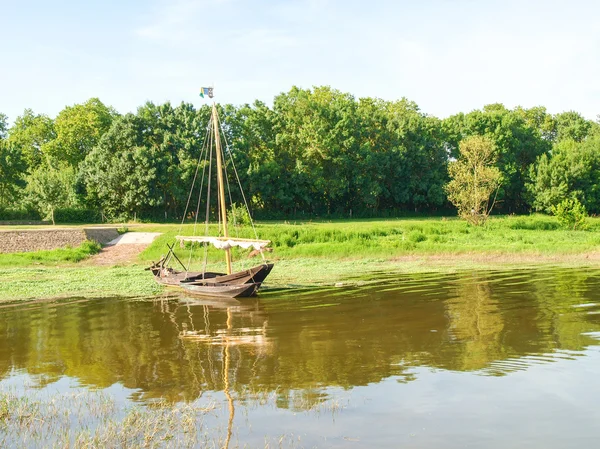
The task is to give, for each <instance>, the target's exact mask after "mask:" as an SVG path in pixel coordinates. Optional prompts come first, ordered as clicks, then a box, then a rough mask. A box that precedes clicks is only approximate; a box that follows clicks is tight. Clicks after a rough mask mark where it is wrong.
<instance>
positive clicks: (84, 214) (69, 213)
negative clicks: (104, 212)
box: [54, 207, 102, 223]
mask: <svg viewBox="0 0 600 449" xmlns="http://www.w3.org/2000/svg"><path fill="white" fill-rule="evenodd" d="M54 220H55V221H57V222H59V223H100V222H102V217H101V215H100V212H98V211H95V210H90V209H76V208H72V207H69V208H61V209H56V210H55V211H54Z"/></svg>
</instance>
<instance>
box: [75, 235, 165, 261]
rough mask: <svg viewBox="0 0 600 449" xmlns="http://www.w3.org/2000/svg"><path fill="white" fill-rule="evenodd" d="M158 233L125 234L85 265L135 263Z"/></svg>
mask: <svg viewBox="0 0 600 449" xmlns="http://www.w3.org/2000/svg"><path fill="white" fill-rule="evenodd" d="M158 235H160V233H158V232H127V233H125V234H123V235H121V236H119V237H118V238H117V239H115V240H113V241H111V242H109V243H108V244H107V246H105V247H104V248H102V250H101V251H100V252H99V253H98V254H96V255H95V256H92V257H90V258H89V259H88V260H87V261H85V264H87V265H104V266H106V265H124V264H129V263H132V262H135V260H136V259H137V256H138V255H139V254H140V253H141V252H142V251H143V250H144V249H146V247H147V246H148V245H150V243H152V241H153V240H154V239H155V238H156V237H157V236H158Z"/></svg>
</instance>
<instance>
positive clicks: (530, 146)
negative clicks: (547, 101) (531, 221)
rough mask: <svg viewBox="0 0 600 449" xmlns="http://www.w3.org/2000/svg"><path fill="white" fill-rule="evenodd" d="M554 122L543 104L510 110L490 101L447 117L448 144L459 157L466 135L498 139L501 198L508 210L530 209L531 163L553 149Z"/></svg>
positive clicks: (494, 140) (499, 195) (494, 141)
mask: <svg viewBox="0 0 600 449" xmlns="http://www.w3.org/2000/svg"><path fill="white" fill-rule="evenodd" d="M552 126H553V125H552V122H551V120H550V119H549V118H548V117H546V116H545V112H544V111H543V108H542V109H540V108H534V110H523V109H521V108H517V109H516V110H509V109H507V108H505V107H504V106H503V105H502V104H489V105H486V106H484V108H483V110H477V111H473V112H470V113H468V114H462V113H461V114H457V115H455V116H452V117H449V118H448V119H446V120H444V128H445V131H446V135H447V142H448V148H449V150H450V152H451V154H452V155H453V156H455V157H456V156H457V155H458V143H459V142H460V141H461V140H462V139H464V138H465V137H468V136H472V135H480V136H486V137H488V138H489V139H490V140H491V141H492V142H493V143H494V145H495V147H496V149H497V156H498V157H497V159H496V166H497V167H498V168H499V169H500V171H501V173H502V178H503V182H502V186H501V187H500V190H499V191H498V202H499V203H500V205H499V207H501V208H502V209H503V210H505V211H507V212H510V211H523V210H526V208H527V194H526V188H525V185H526V184H527V183H528V182H529V181H530V179H529V167H530V166H531V165H532V164H534V163H535V161H536V158H537V157H538V156H540V155H541V154H547V153H549V152H550V149H551V148H552V141H551V140H550V139H551V137H552Z"/></svg>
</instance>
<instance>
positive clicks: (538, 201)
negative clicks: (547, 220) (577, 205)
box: [527, 136, 600, 213]
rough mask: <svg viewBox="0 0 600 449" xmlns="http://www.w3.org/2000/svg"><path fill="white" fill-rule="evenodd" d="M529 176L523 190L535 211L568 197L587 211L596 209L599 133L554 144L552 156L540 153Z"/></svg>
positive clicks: (599, 193)
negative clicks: (596, 135)
mask: <svg viewBox="0 0 600 449" xmlns="http://www.w3.org/2000/svg"><path fill="white" fill-rule="evenodd" d="M531 179H532V181H531V182H530V183H529V184H528V185H527V190H528V192H529V194H530V195H531V197H532V205H533V207H534V208H535V209H536V210H540V211H542V210H543V211H546V212H551V209H552V207H553V206H556V205H557V204H559V203H560V202H562V201H563V200H565V199H568V198H570V199H577V200H578V201H580V202H581V203H582V204H583V205H584V206H585V207H586V209H587V210H588V211H590V212H593V213H598V212H600V185H599V180H600V136H598V137H594V138H589V139H586V140H585V141H583V142H576V141H574V140H563V141H561V142H559V143H557V144H555V145H554V148H553V150H552V155H551V156H546V155H542V156H541V157H540V158H539V159H538V160H537V164H536V165H535V167H532V168H531Z"/></svg>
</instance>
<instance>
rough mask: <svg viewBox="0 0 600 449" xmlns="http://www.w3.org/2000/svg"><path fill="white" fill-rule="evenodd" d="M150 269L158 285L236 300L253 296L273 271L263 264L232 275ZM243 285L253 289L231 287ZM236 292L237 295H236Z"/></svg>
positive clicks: (269, 266)
mask: <svg viewBox="0 0 600 449" xmlns="http://www.w3.org/2000/svg"><path fill="white" fill-rule="evenodd" d="M151 269H152V272H153V274H154V278H155V279H156V282H158V283H159V284H163V285H168V286H172V287H181V288H183V289H185V290H186V291H189V292H192V293H195V294H202V295H203V296H223V297H228V298H237V297H247V296H253V295H255V294H256V291H257V290H258V288H259V287H260V285H261V284H262V282H263V281H264V280H265V278H266V277H267V276H268V275H269V273H270V272H271V270H272V269H273V264H272V263H265V264H262V265H257V266H255V267H252V268H249V269H247V270H242V271H238V272H236V273H232V274H223V273H214V272H191V271H190V272H185V271H176V270H171V269H169V270H165V269H162V268H160V267H156V268H155V267H152V268H151ZM243 285H253V286H255V287H254V288H247V289H244V288H239V289H235V288H233V286H243ZM220 287H222V288H220ZM219 288H220V289H219ZM200 291H202V293H198V292H200ZM238 291H239V293H236V292H238ZM204 292H205V293H204ZM230 293H231V294H230ZM232 295H233V296H232Z"/></svg>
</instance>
